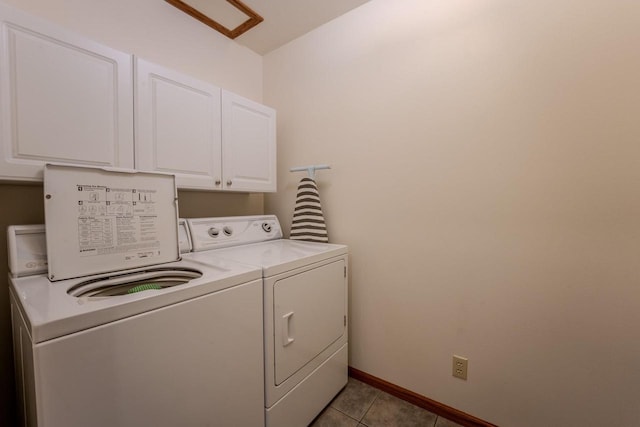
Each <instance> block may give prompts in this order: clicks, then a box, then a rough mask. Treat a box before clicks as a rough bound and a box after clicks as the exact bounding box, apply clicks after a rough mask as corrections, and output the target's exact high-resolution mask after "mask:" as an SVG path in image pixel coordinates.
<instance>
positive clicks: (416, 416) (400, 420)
mask: <svg viewBox="0 0 640 427" xmlns="http://www.w3.org/2000/svg"><path fill="white" fill-rule="evenodd" d="M436 419H437V415H435V414H433V413H431V412H429V411H427V410H426V409H422V408H419V407H417V406H414V405H412V404H410V403H409V402H405V401H404V400H402V399H398V398H397V397H394V396H391V395H390V394H387V393H384V392H380V394H378V397H376V400H375V401H374V402H373V405H371V408H370V409H369V410H368V411H367V413H366V414H365V416H364V418H363V419H362V420H361V422H362V424H364V425H366V426H367V427H434V426H435V424H436Z"/></svg>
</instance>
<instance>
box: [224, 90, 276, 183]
mask: <svg viewBox="0 0 640 427" xmlns="http://www.w3.org/2000/svg"><path fill="white" fill-rule="evenodd" d="M222 158H223V161H222V164H223V168H222V172H223V175H224V178H223V184H224V188H225V189H226V190H231V191H276V112H275V110H274V109H272V108H269V107H267V106H264V105H262V104H258V103H257V102H253V101H250V100H248V99H245V98H243V97H241V96H238V95H236V94H234V93H231V92H228V91H225V90H223V91H222Z"/></svg>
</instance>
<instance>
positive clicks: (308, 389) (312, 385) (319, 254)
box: [187, 215, 348, 427]
mask: <svg viewBox="0 0 640 427" xmlns="http://www.w3.org/2000/svg"><path fill="white" fill-rule="evenodd" d="M187 222H188V223H189V228H190V230H191V234H192V240H193V242H194V251H196V252H197V251H206V252H201V253H204V254H211V255H213V256H215V257H217V258H223V259H228V260H232V261H236V262H241V263H245V264H248V265H255V266H258V267H260V268H261V270H262V280H263V286H264V330H265V336H264V343H265V420H266V425H267V426H271V427H287V426H291V427H300V426H304V425H308V424H309V423H310V422H311V421H312V420H313V419H314V418H315V417H316V416H317V415H318V414H319V413H320V412H321V411H322V409H323V408H324V407H325V406H326V405H327V404H328V403H329V402H330V401H331V400H332V399H333V397H334V396H335V395H336V394H337V393H338V392H339V391H340V390H341V389H342V388H343V387H344V386H345V385H346V383H347V378H348V358H347V356H348V327H347V319H348V304H347V269H348V255H347V247H346V246H344V245H336V244H323V243H310V242H301V241H297V240H295V241H294V240H288V239H283V238H282V236H283V235H282V229H281V227H280V223H279V221H278V219H277V217H275V216H273V215H266V216H250V217H226V218H196V219H193V218H192V219H187Z"/></svg>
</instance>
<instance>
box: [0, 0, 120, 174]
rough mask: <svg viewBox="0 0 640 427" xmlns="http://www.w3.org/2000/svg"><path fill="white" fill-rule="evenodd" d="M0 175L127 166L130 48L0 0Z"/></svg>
mask: <svg viewBox="0 0 640 427" xmlns="http://www.w3.org/2000/svg"><path fill="white" fill-rule="evenodd" d="M0 26H1V28H0V55H1V59H0V116H1V120H2V131H1V132H2V133H1V134H0V146H1V149H2V151H1V153H0V179H18V180H28V181H41V180H42V166H43V164H44V163H46V162H49V161H51V162H58V163H73V164H86V165H96V166H115V167H126V168H131V167H133V114H132V111H133V83H132V81H133V76H132V66H131V56H130V55H128V54H125V53H123V52H119V51H116V50H114V49H111V48H108V47H105V46H102V45H99V44H97V43H95V42H92V41H90V40H87V39H85V38H83V37H80V36H77V35H75V34H72V33H69V32H67V31H64V30H62V29H60V28H58V27H56V26H54V25H52V24H49V23H47V22H44V21H41V20H39V19H36V18H33V17H31V16H29V15H26V14H24V13H22V12H19V11H17V10H15V9H12V8H10V7H8V6H4V5H0Z"/></svg>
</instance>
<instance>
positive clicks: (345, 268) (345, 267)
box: [344, 265, 347, 277]
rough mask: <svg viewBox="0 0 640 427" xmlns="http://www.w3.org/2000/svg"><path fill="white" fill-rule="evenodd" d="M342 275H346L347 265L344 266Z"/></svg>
mask: <svg viewBox="0 0 640 427" xmlns="http://www.w3.org/2000/svg"><path fill="white" fill-rule="evenodd" d="M344 277H347V266H346V265H345V266H344Z"/></svg>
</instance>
